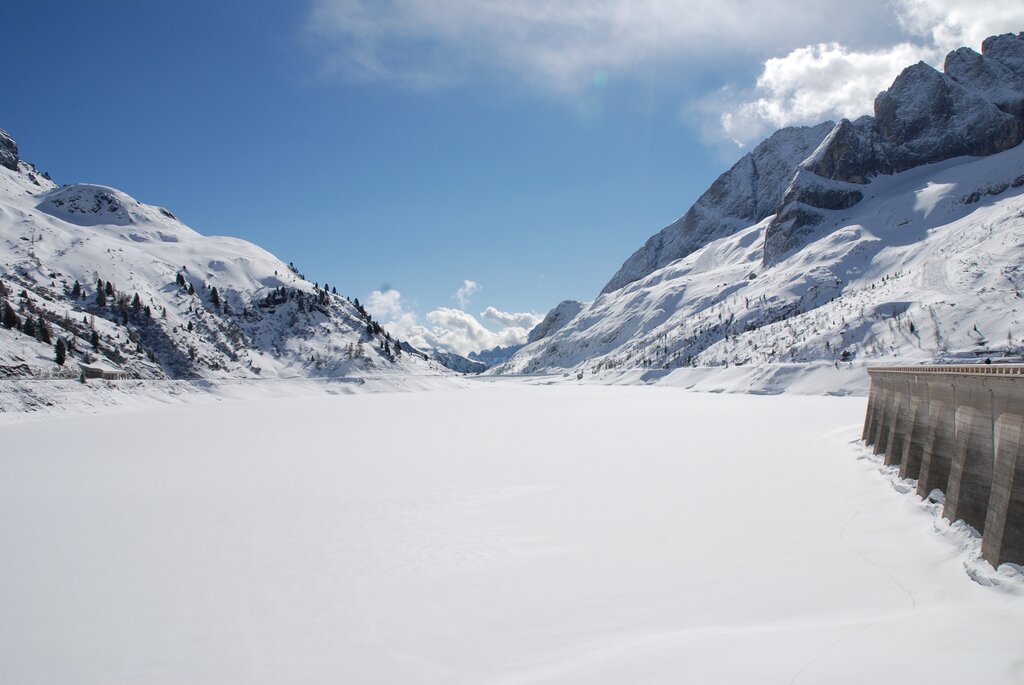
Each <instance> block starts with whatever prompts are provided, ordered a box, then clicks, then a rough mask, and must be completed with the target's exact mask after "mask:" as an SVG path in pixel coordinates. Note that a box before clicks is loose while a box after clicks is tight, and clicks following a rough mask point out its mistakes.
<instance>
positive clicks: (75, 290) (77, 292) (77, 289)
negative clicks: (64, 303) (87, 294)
mask: <svg viewBox="0 0 1024 685" xmlns="http://www.w3.org/2000/svg"><path fill="white" fill-rule="evenodd" d="M71 297H73V298H74V299H76V300H80V299H82V284H81V283H79V282H78V281H75V284H74V285H73V286H71Z"/></svg>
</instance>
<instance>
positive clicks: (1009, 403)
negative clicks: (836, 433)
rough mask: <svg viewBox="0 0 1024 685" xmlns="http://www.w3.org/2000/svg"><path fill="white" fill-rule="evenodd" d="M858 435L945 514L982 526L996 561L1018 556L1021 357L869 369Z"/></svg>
mask: <svg viewBox="0 0 1024 685" xmlns="http://www.w3.org/2000/svg"><path fill="white" fill-rule="evenodd" d="M868 374H869V375H870V377H871V394H870V395H869V397H868V409H867V414H866V416H865V418H864V432H863V434H862V438H863V440H864V442H865V444H867V445H869V446H870V447H872V448H873V450H874V452H875V454H881V455H884V460H885V463H886V464H888V465H890V466H898V467H899V473H900V476H901V477H903V478H913V479H916V480H917V494H918V495H920V496H921V497H922V498H926V497H928V496H929V494H930V493H931V492H932V491H934V490H940V491H942V493H943V494H944V496H945V504H944V505H943V512H942V515H943V517H945V518H946V519H948V520H949V521H957V520H962V521H964V522H965V523H968V524H969V525H971V526H973V527H974V528H975V529H976V530H977V531H978V532H979V533H981V536H982V543H981V551H982V556H983V557H984V558H985V559H986V560H987V561H988V562H989V563H991V564H992V565H993V566H998V565H999V564H1001V563H1003V562H1005V561H1009V562H1012V563H1016V564H1024V366H1020V365H1012V366H1011V365H1000V364H996V365H973V364H972V365H969V366H966V365H965V366H896V367H875V368H870V369H868Z"/></svg>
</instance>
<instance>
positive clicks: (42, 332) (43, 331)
mask: <svg viewBox="0 0 1024 685" xmlns="http://www.w3.org/2000/svg"><path fill="white" fill-rule="evenodd" d="M36 340H38V341H39V342H41V343H46V344H47V345H49V344H50V343H51V342H52V341H53V339H52V338H51V337H50V324H48V323H47V322H46V319H44V318H43V317H42V316H40V317H39V318H38V319H37V320H36Z"/></svg>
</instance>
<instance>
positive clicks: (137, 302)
mask: <svg viewBox="0 0 1024 685" xmlns="http://www.w3.org/2000/svg"><path fill="white" fill-rule="evenodd" d="M132 310H133V311H134V312H135V314H136V315H138V313H139V312H140V311H141V310H142V300H141V299H140V298H139V294H138V293H135V296H134V297H133V298H132Z"/></svg>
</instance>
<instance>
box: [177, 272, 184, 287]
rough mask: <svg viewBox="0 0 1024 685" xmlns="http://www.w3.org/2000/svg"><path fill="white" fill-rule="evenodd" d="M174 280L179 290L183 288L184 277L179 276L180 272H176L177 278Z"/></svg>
mask: <svg viewBox="0 0 1024 685" xmlns="http://www.w3.org/2000/svg"><path fill="white" fill-rule="evenodd" d="M174 280H175V281H176V282H177V284H178V287H180V288H184V287H185V277H184V276H182V275H181V272H180V271H179V272H178V277H177V278H175V279H174Z"/></svg>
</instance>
